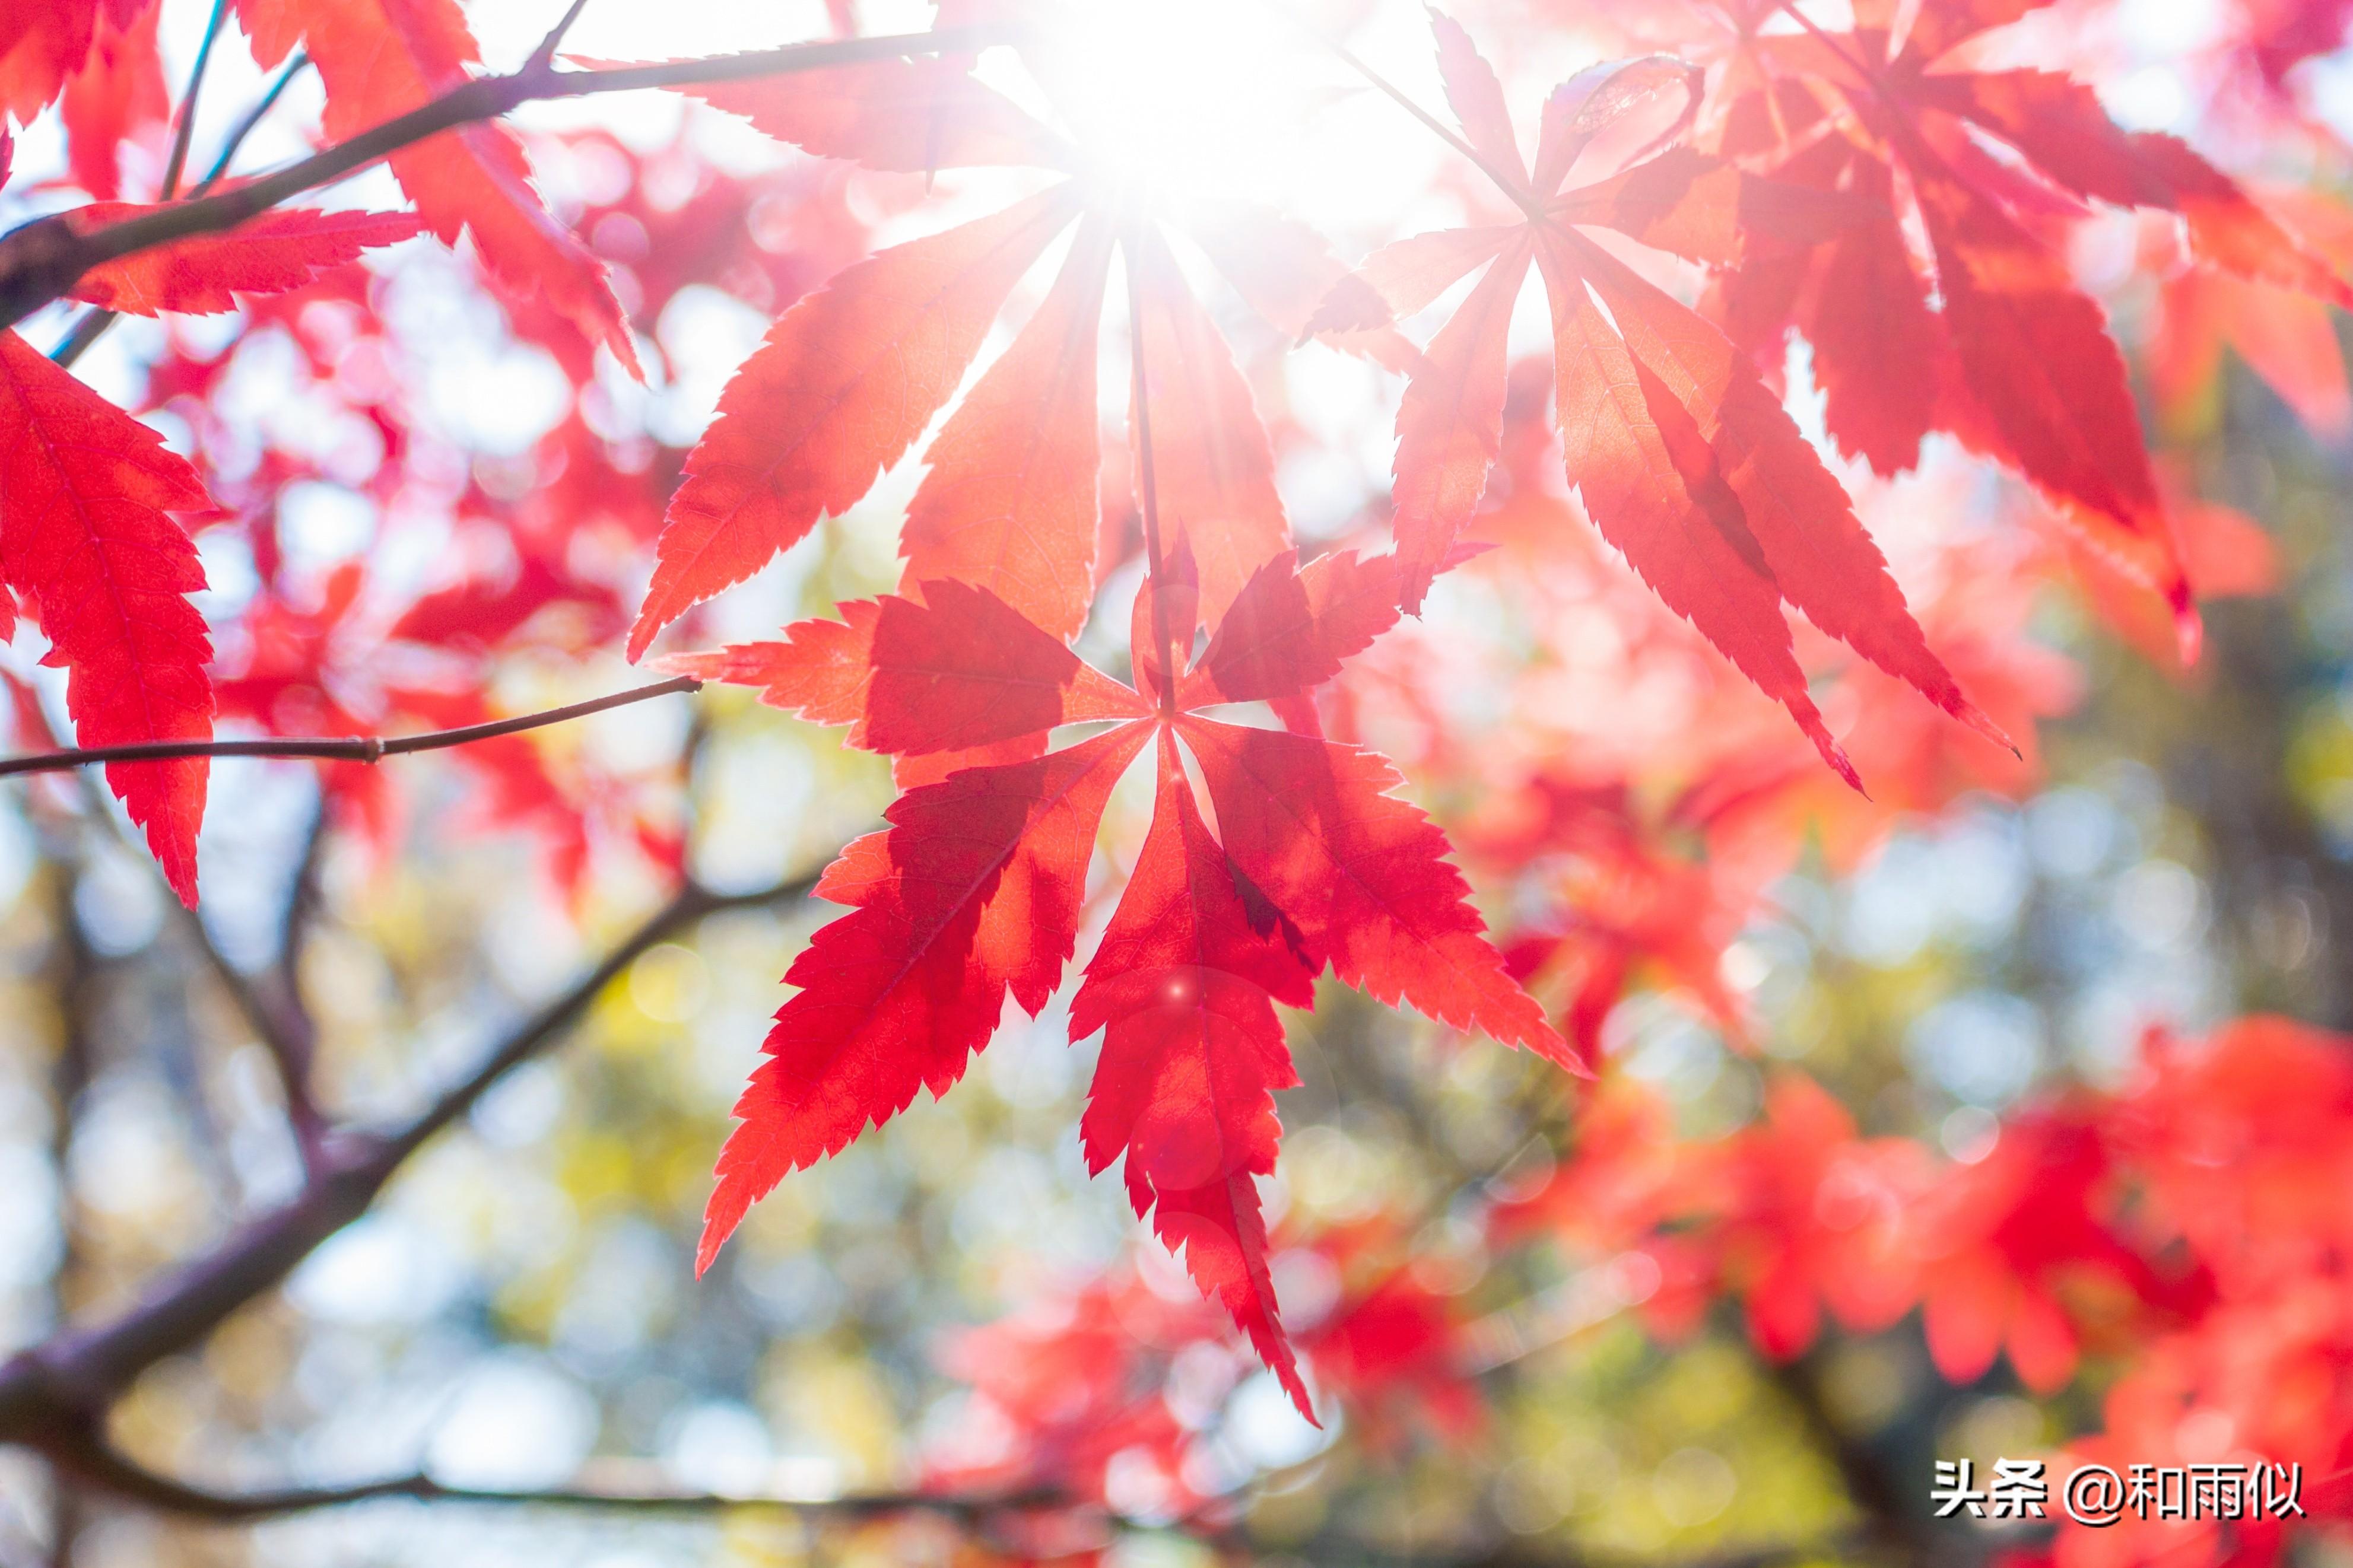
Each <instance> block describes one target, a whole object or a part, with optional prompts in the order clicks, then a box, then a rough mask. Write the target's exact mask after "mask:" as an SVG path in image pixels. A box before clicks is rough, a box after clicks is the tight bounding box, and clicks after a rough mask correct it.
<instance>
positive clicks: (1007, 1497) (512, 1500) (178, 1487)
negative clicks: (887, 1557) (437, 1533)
mask: <svg viewBox="0 0 2353 1568" xmlns="http://www.w3.org/2000/svg"><path fill="white" fill-rule="evenodd" d="M41 1447H42V1451H43V1452H44V1453H46V1454H47V1456H48V1457H49V1458H50V1459H51V1460H52V1461H53V1462H55V1463H56V1464H58V1466H60V1467H61V1468H65V1469H67V1470H69V1471H70V1472H71V1473H72V1474H73V1476H74V1477H75V1478H76V1479H79V1480H80V1481H83V1482H85V1483H87V1484H89V1485H90V1486H93V1487H98V1488H100V1489H104V1490H106V1491H109V1492H111V1493H112V1494H114V1495H115V1496H116V1497H119V1498H121V1499H124V1500H127V1501H131V1502H135V1503H141V1504H143V1505H145V1506H146V1507H148V1508H152V1509H154V1510H158V1511H160V1512H164V1513H172V1514H177V1515H180V1516H182V1517H184V1518H188V1519H199V1520H208V1521H212V1522H215V1523H218V1524H236V1523H242V1522H245V1521H251V1520H258V1519H271V1518H278V1517H280V1516H283V1515H286V1514H290V1513H307V1512H311V1511H312V1510H318V1509H324V1508H342V1507H344V1506H346V1505H348V1504H351V1503H357V1502H372V1501H375V1500H378V1499H382V1498H408V1499H411V1500H417V1501H420V1502H456V1503H482V1504H491V1505H495V1506H499V1507H503V1508H562V1509H575V1510H579V1509H589V1510H611V1511H618V1512H631V1513H712V1512H717V1511H722V1510H729V1509H744V1508H758V1509H781V1510H789V1511H791V1512H794V1513H822V1514H828V1515H832V1516H835V1517H849V1518H857V1519H866V1518H874V1517H878V1516H881V1515H889V1514H902V1513H935V1514H944V1515H948V1516H950V1517H952V1518H956V1519H963V1520H977V1519H982V1518H985V1517H987V1515H990V1514H996V1513H1003V1512H1006V1511H1007V1510H1018V1509H1026V1508H1039V1507H1044V1506H1050V1505H1051V1504H1053V1503H1054V1502H1056V1501H1058V1499H1055V1498H1052V1497H1046V1496H1039V1495H1036V1494H999V1495H989V1496H964V1495H956V1494H950V1493H929V1492H853V1493H849V1494H848V1495H845V1496H840V1497H830V1498H785V1497H767V1496H744V1495H737V1494H733V1493H724V1492H701V1491H607V1490H599V1489H594V1488H583V1487H558V1488H553V1489H544V1490H535V1491H491V1490H485V1489H480V1488H475V1487H452V1486H444V1485H442V1484H441V1483H440V1482H438V1481H437V1480H435V1479H432V1478H431V1477H430V1476H427V1475H425V1474H424V1473H422V1472H421V1471H420V1472H417V1473H414V1474H410V1475H405V1476H388V1477H385V1478H384V1479H378V1480H373V1481H359V1482H355V1483H353V1484H351V1485H348V1486H324V1487H285V1488H280V1489H274V1490H268V1491H250V1492H222V1491H214V1490H212V1489H207V1488H204V1487H198V1486H194V1485H191V1484H190V1483H188V1482H186V1481H183V1480H180V1479H176V1478H174V1477H171V1476H164V1475H159V1474H157V1473H156V1472H154V1471H153V1470H150V1469H148V1468H145V1467H144V1466H142V1465H140V1464H138V1463H136V1462H135V1461H133V1460H132V1459H131V1458H127V1457H126V1456H124V1455H123V1454H121V1453H120V1452H119V1451H117V1450H116V1449H114V1448H112V1447H109V1446H108V1445H107V1444H105V1443H104V1442H103V1441H100V1440H97V1439H94V1438H91V1437H90V1436H88V1435H87V1434H86V1433H85V1432H80V1431H69V1432H66V1433H64V1434H61V1435H59V1436H57V1437H55V1438H53V1439H51V1440H49V1441H47V1442H45V1443H43V1444H42V1445H41Z"/></svg>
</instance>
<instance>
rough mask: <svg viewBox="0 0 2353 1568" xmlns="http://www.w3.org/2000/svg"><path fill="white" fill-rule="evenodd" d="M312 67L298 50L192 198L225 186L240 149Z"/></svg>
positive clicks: (247, 113)
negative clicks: (223, 183) (223, 178)
mask: <svg viewBox="0 0 2353 1568" xmlns="http://www.w3.org/2000/svg"><path fill="white" fill-rule="evenodd" d="M310 64H311V57H310V56H309V55H307V54H305V53H303V52H302V51H301V50H300V49H297V50H295V51H294V58H291V59H290V60H288V61H287V62H286V68H285V69H283V70H281V71H280V72H279V73H278V77H277V79H276V80H274V81H272V82H271V83H270V84H269V91H268V92H265V93H263V94H262V95H261V100H260V101H259V102H258V103H256V104H255V105H254V106H253V107H252V108H251V109H248V110H246V111H245V118H244V119H242V120H240V121H237V128H236V129H235V130H233V131H231V132H229V133H228V140H227V141H226V142H222V143H221V150H220V155H219V156H218V157H216V158H215V159H214V160H213V166H212V167H211V168H209V169H207V170H206V171H205V177H204V178H203V179H201V180H198V181H197V182H196V188H195V190H193V191H191V192H189V193H188V194H189V195H194V196H201V195H204V194H205V193H206V191H209V190H211V189H212V188H213V187H214V186H215V185H217V184H220V183H221V177H222V176H223V175H225V174H227V173H228V166H229V163H231V162H232V161H233V160H234V159H235V158H236V157H237V149H238V148H240V147H242V146H244V145H245V139H246V138H247V137H248V136H250V135H252V134H253V132H254V128H255V127H256V126H258V125H259V124H260V123H261V121H262V120H263V119H264V118H265V117H266V116H268V114H269V111H270V110H272V109H275V108H276V107H278V100H280V98H283V97H284V96H285V95H286V89H288V88H290V87H291V86H293V85H294V79H295V78H296V77H298V76H300V75H301V74H302V72H303V71H304V70H305V69H306V68H309V66H310Z"/></svg>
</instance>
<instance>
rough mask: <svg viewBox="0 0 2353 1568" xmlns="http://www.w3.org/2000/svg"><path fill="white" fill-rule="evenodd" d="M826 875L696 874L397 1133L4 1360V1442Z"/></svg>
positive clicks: (96, 1393) (77, 1402) (113, 1389)
mask: <svg viewBox="0 0 2353 1568" xmlns="http://www.w3.org/2000/svg"><path fill="white" fill-rule="evenodd" d="M815 880H816V879H814V878H813V877H794V878H790V879H786V880H785V881H782V882H778V883H776V884H774V885H772V886H769V887H765V888H760V889H754V890H751V891H748V892H742V893H714V892H712V891H709V890H708V889H703V888H701V887H698V886H695V885H692V884H689V885H688V886H687V887H685V888H683V889H681V890H680V891H679V893H678V894H677V896H676V897H674V898H673V899H671V900H670V902H669V903H668V904H666V905H664V906H663V907H662V908H661V909H660V910H657V911H656V912H655V913H654V914H652V915H651V916H649V917H648V919H647V920H646V921H644V922H643V923H642V924H640V925H639V926H638V929H637V930H636V931H632V932H631V933H630V934H629V936H628V938H627V939H626V940H624V941H623V942H621V943H620V945H619V946H617V947H616V948H614V949H613V950H612V951H611V952H608V953H607V954H606V955H605V957H604V959H603V960H602V961H601V962H599V963H597V965H596V968H594V969H593V970H591V971H589V972H588V973H586V974H585V975H583V976H582V977H581V978H580V979H579V980H578V981H577V982H575V984H573V985H572V986H571V987H569V988H568V989H567V990H565V992H564V993H563V994H560V995H558V996H556V997H555V998H554V999H553V1000H551V1001H549V1002H548V1003H546V1004H545V1005H543V1006H542V1007H541V1008H540V1009H539V1010H538V1011H537V1012H536V1013H533V1015H532V1016H530V1017H528V1018H526V1019H524V1020H523V1021H522V1023H521V1024H520V1025H518V1026H516V1027H515V1028H514V1029H513V1030H512V1032H511V1033H510V1034H508V1035H507V1036H506V1037H505V1038H504V1039H503V1040H501V1042H500V1043H499V1044H498V1045H497V1046H495V1047H492V1048H491V1051H490V1053H489V1055H488V1056H487V1057H485V1058H484V1059H483V1061H482V1064H481V1066H480V1067H479V1068H476V1069H475V1070H474V1071H473V1072H472V1073H470V1074H469V1075H468V1076H467V1077H465V1078H464V1079H460V1080H459V1081H458V1082H457V1083H455V1084H453V1085H451V1086H450V1087H449V1088H448V1089H446V1090H444V1091H443V1092H442V1094H441V1095H440V1096H439V1097H438V1099H436V1100H434V1101H433V1102H432V1103H431V1104H430V1105H428V1106H427V1107H426V1109H425V1110H423V1111H421V1112H419V1113H418V1114H417V1117H416V1118H415V1119H414V1120H412V1121H409V1122H407V1123H406V1124H405V1125H403V1126H401V1127H399V1128H396V1129H395V1130H394V1131H390V1132H385V1133H368V1132H353V1131H337V1132H335V1133H333V1134H332V1135H331V1136H330V1137H328V1138H327V1139H326V1140H325V1141H324V1142H323V1144H322V1149H321V1153H320V1159H319V1163H318V1165H317V1167H316V1168H315V1169H314V1170H313V1172H312V1173H311V1179H310V1180H309V1182H308V1183H307V1184H305V1185H304V1187H303V1189H302V1192H301V1194H300V1195H298V1196H297V1197H295V1198H294V1199H293V1201H292V1202H290V1203H289V1204H287V1205H285V1206H284V1207H282V1208H280V1209H277V1210H275V1211H273V1212H271V1213H269V1214H267V1215H262V1216H261V1217H260V1218H259V1219H256V1220H253V1221H251V1222H250V1223H248V1224H247V1225H245V1226H241V1227H240V1228H239V1229H237V1231H236V1232H235V1233H233V1234H232V1235H230V1236H229V1237H227V1239H226V1240H225V1241H223V1242H222V1243H221V1244H220V1245H219V1246H217V1247H215V1248H214V1249H213V1250H212V1251H210V1252H209V1253H207V1254H206V1255H205V1256H204V1257H202V1258H196V1259H195V1260H194V1261H192V1262H190V1263H189V1264H187V1265H186V1266H185V1267H184V1268H180V1269H178V1270H177V1271H176V1272H174V1273H173V1274H172V1275H171V1276H170V1277H169V1278H167V1279H165V1280H164V1282H163V1284H162V1285H161V1286H159V1287H158V1288H157V1289H154V1290H153V1291H151V1292H150V1293H149V1294H148V1296H147V1297H146V1299H145V1300H142V1301H141V1302H140V1303H139V1304H138V1305H137V1306H134V1307H132V1309H130V1310H128V1311H126V1312H124V1313H122V1314H121V1316H119V1317H116V1318H114V1319H113V1320H111V1321H108V1322H105V1323H102V1324H99V1325H97V1326H95V1327H92V1328H88V1329H74V1330H67V1331H61V1332H59V1333H58V1334H56V1335H54V1336H53V1337H51V1338H50V1339H49V1340H47V1341H46V1342H43V1343H41V1344H39V1345H37V1346H35V1347H34V1348H32V1349H31V1350H28V1351H26V1352H22V1353H20V1354H18V1355H16V1357H14V1358H13V1359H11V1360H10V1361H8V1362H7V1363H5V1365H0V1442H18V1443H32V1444H35V1445H37V1446H38V1445H40V1444H43V1443H45V1442H48V1441H52V1440H54V1438H55V1435H56V1434H57V1433H58V1431H60V1430H61V1429H63V1428H66V1427H69V1426H70V1425H71V1424H72V1423H73V1422H75V1421H77V1420H80V1421H83V1422H87V1421H89V1420H90V1419H91V1418H93V1417H94V1415H95V1413H97V1412H99V1411H100V1410H102V1409H103V1408H104V1407H105V1405H107V1404H108V1403H109V1402H110V1401H111V1400H112V1399H113V1398H114V1397H115V1396H116V1395H117V1394H121V1391H122V1390H123V1389H124V1388H126V1387H128V1386H129V1385H130V1384H131V1382H132V1379H134V1378H136V1377H137V1376H138V1375H139V1374H140V1373H142V1372H144V1371H145V1370H146V1369H147V1368H148V1367H150V1366H153V1364H154V1363H157V1362H159V1361H161V1360H163V1359H164V1357H165V1356H169V1355H173V1354H175V1353H177V1352H181V1351H185V1350H187V1349H189V1348H191V1347H193V1346H195V1345H196V1344H198V1343H200V1342H202V1341H203V1340H204V1339H205V1338H206V1336H207V1335H209V1334H210V1333H211V1332H212V1331H214V1330H215V1329H216V1328H218V1327H219V1326H220V1325H221V1324H222V1323H223V1322H224V1321H227V1319H228V1317H229V1316H230V1314H232V1313H234V1312H235V1311H237V1309H239V1308H240V1307H243V1306H244V1305H245V1304H246V1303H247V1302H248V1301H251V1300H254V1299H255V1298H256V1297H258V1296H259V1295H260V1294H261V1293H262V1292H264V1291H266V1290H268V1289H271V1288H272V1287H273V1286H275V1285H277V1284H278V1283H279V1282H280V1280H282V1279H285V1278H286V1276H287V1275H288V1274H289V1273H290V1272H292V1270H293V1268H294V1267H295V1265H297V1264H299V1263H300V1262H301V1261H302V1259H303V1258H307V1257H309V1256H310V1254H311V1252H312V1251H313V1250H314V1249H315V1248H316V1247H318V1246H319V1245H320V1244H321V1243H322V1242H323V1241H325V1240H326V1239H327V1237H330V1236H332V1235H333V1234H334V1233H335V1232H336V1231H338V1230H341V1229H342V1228H343V1226H346V1225H349V1224H350V1223H351V1222H352V1221H353V1220H355V1219H357V1218H358V1217H359V1216H360V1215H362V1214H364V1213H365V1212H366V1210H367V1208H368V1205H370V1204H372V1203H373V1202H375V1196H376V1194H377V1193H379V1192H380V1191H382V1190H383V1188H384V1185H385V1183H386V1182H387V1181H389V1180H390V1179H391V1178H392V1175H393V1173H394V1172H396V1171H397V1170H398V1169H399V1168H400V1166H401V1163H403V1162H404V1161H406V1159H407V1158H408V1156H409V1155H410V1154H412V1153H414V1152H416V1151H417V1148H418V1147H419V1146H421V1145H422V1144H423V1143H425V1142H426V1141H427V1140H428V1139H430V1138H431V1137H432V1136H433V1135H434V1134H435V1133H437V1132H438V1131H441V1130H442V1129H443V1128H445V1127H448V1125H449V1124H450V1123H451V1122H453V1121H457V1120H458V1119H459V1117H461V1116H463V1115H465V1114H466V1113H467V1111H469V1110H471V1109H472V1108H473V1106H474V1105H475V1103H476V1102H477V1101H478V1100H480V1099H481V1097H482V1096H483V1094H485V1093H486V1092H488V1090H489V1089H490V1088H491V1085H492V1084H494V1083H496V1082H497V1081H498V1080H499V1079H500V1078H501V1077H502V1076H504V1075H505V1074H506V1073H507V1072H508V1071H510V1070H511V1069H512V1068H515V1067H516V1066H518V1065H520V1064H521V1063H522V1062H524V1061H526V1060H529V1059H530V1058H532V1057H533V1056H535V1055H537V1054H538V1053H539V1052H540V1051H541V1050H543V1049H544V1048H545V1047H547V1046H548V1045H549V1043H551V1042H552V1041H553V1040H554V1039H555V1038H556V1037H559V1036H560V1035H562V1033H563V1032H564V1031H565V1029H566V1028H568V1027H569V1026H571V1025H572V1024H573V1023H574V1022H575V1020H576V1019H578V1017H579V1016H580V1015H581V1014H582V1013H584V1012H585V1011H586V1009H587V1007H588V1005H589V1004H590V1003H591V1002H593V1001H594V1000H595V999H596V995H597V994H598V993H600V992H601V991H603V990H604V988H605V987H606V986H607V984H610V983H611V982H612V981H613V980H614V979H615V978H616V977H617V976H618V975H619V974H620V973H622V972H623V971H624V970H626V969H627V968H628V966H629V965H630V964H631V963H635V962H636V961H637V959H638V956H639V955H640V954H642V953H643V952H646V950H647V949H649V948H650V947H652V946H654V945H655V944H656V943H657V942H662V941H665V940H666V939H668V938H669V937H670V936H671V935H672V934H674V933H676V932H677V931H681V930H682V929H684V928H685V927H687V926H689V925H691V924H692V923H694V922H695V921H700V920H702V919H703V918H704V917H706V916H709V915H712V914H716V913H718V912H720V911H722V910H733V909H750V908H754V907H757V906H760V905H764V904H770V903H776V902H778V901H780V900H786V899H792V898H798V897H801V896H803V895H805V894H806V893H807V891H808V889H810V888H811V887H812V886H814V885H815Z"/></svg>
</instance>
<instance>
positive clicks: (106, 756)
mask: <svg viewBox="0 0 2353 1568" xmlns="http://www.w3.org/2000/svg"><path fill="white" fill-rule="evenodd" d="M701 689H702V682H701V681H699V680H696V679H693V678H692V677H691V676H684V675H681V676H675V677H672V678H671V679H669V680H658V681H656V682H654V683H653V684H652V685H651V686H639V687H636V688H633V689H630V690H628V691H617V692H615V693H613V695H611V696H609V697H595V698H591V699H589V700H587V701H586V702H572V703H567V704H565V706H564V707H561V708H547V709H543V710H540V711H539V712H536V713H523V714H519V715H517V716H516V717H514V718H512V719H495V720H492V721H490V722H489V723H487V724H467V725H463V726H461V727H459V728H458V729H455V730H427V731H422V732H421V733H418V734H415V735H393V736H389V737H386V736H382V735H353V736H331V735H322V736H313V737H308V738H282V737H272V738H269V739H266V740H254V741H137V742H132V743H130V744H128V745H121V746H81V747H76V748H74V749H72V750H70V751H63V752H35V753H33V754H32V755H30V756H23V757H0V778H5V777H7V776H9V775H10V774H13V773H63V772H65V771H66V770H67V769H69V768H79V767H87V766H89V765H90V764H91V763H150V762H163V761H165V760H168V759H170V758H173V757H307V758H312V759H316V760H319V761H322V762H344V763H377V762H381V761H383V760H384V759H385V758H386V757H398V756H405V755H406V754H408V753H409V752H438V751H443V750H446V749H447V748H448V747H451V746H463V745H466V744H468V743H470V742H474V741H489V740H493V739H495V738H497V737H498V736H501V735H515V734H520V733H522V731H525V730H537V729H541V728H543V727H544V726H546V725H549V724H561V723H564V722H565V721H567V720H571V719H585V718H586V717H587V716H588V715H590V714H592V713H602V712H604V711H605V710H607V709H611V708H624V707H627V706H628V704H630V703H632V702H643V701H645V700H648V699H649V698H655V697H669V696H671V695H673V694H675V693H678V692H682V691H699V690H701Z"/></svg>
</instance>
